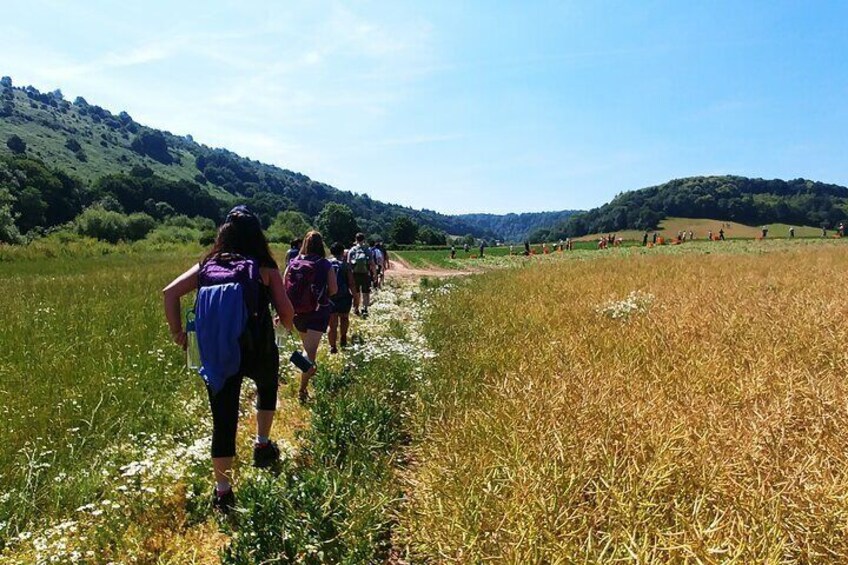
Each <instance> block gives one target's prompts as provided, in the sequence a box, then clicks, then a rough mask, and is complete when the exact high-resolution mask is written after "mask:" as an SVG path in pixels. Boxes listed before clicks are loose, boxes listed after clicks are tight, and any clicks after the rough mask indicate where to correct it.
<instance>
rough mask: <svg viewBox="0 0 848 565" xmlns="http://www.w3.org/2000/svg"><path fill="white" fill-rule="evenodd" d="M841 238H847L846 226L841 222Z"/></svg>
mask: <svg viewBox="0 0 848 565" xmlns="http://www.w3.org/2000/svg"><path fill="white" fill-rule="evenodd" d="M839 237H845V224H844V223H842V222H839Z"/></svg>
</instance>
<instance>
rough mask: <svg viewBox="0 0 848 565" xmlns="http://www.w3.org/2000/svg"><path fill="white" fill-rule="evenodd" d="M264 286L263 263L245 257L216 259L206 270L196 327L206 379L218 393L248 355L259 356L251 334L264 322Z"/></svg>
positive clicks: (196, 306) (199, 286)
mask: <svg viewBox="0 0 848 565" xmlns="http://www.w3.org/2000/svg"><path fill="white" fill-rule="evenodd" d="M261 284H262V277H261V276H260V274H259V263H257V262H256V261H255V260H253V259H249V258H247V257H242V256H241V255H235V254H226V253H225V254H220V255H216V256H215V257H213V258H211V259H210V260H208V261H206V262H205V263H203V264H202V265H201V266H200V270H199V271H198V273H197V298H196V300H195V304H194V311H195V327H196V331H197V341H198V346H199V348H200V362H201V367H200V375H201V376H202V377H203V379H204V380H205V381H206V384H207V385H208V386H209V387H210V388H211V389H212V392H213V393H217V392H218V390H220V389H221V387H223V385H224V383H225V382H226V380H227V379H228V378H230V377H231V376H233V375H235V374H237V373H238V372H239V370H240V369H241V368H242V354H243V353H244V354H246V355H248V357H249V358H251V357H253V352H252V349H254V341H255V340H254V339H252V337H253V336H252V335H251V331H249V330H250V328H251V327H253V326H256V323H255V322H256V321H257V320H258V318H259V293H260V285H261ZM248 360H249V359H248Z"/></svg>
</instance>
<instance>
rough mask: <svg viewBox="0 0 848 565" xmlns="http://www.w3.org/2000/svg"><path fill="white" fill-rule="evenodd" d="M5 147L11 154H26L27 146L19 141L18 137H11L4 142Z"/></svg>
mask: <svg viewBox="0 0 848 565" xmlns="http://www.w3.org/2000/svg"><path fill="white" fill-rule="evenodd" d="M6 147H8V148H9V149H10V150H11V151H12V153H15V154H17V155H21V154H23V153H26V149H27V144H26V141H24V140H23V139H21V138H20V137H19V136H17V135H12V137H10V138H9V139H8V140H6Z"/></svg>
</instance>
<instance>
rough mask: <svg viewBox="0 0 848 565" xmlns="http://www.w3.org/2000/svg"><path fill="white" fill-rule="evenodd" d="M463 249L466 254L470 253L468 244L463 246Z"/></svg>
mask: <svg viewBox="0 0 848 565" xmlns="http://www.w3.org/2000/svg"><path fill="white" fill-rule="evenodd" d="M462 249H463V251H465V252H466V253H468V244H467V243H466V244H465V245H463V246H462Z"/></svg>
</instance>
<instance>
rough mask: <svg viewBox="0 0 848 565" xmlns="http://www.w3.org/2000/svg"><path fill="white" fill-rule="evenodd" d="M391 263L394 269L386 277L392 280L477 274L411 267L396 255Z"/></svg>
mask: <svg viewBox="0 0 848 565" xmlns="http://www.w3.org/2000/svg"><path fill="white" fill-rule="evenodd" d="M391 262H392V263H391V264H392V268H391V269H388V270H387V271H386V277H387V278H390V279H393V278H411V279H417V278H421V277H458V276H464V275H473V274H474V273H475V271H455V270H451V269H439V268H436V267H433V268H429V269H421V268H417V267H410V266H409V264H408V263H407V262H406V261H404V260H403V259H401V258H399V257H398V256H396V255H395V256H394V257H392V258H391Z"/></svg>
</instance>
